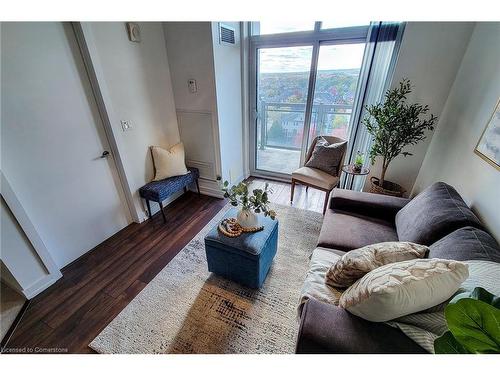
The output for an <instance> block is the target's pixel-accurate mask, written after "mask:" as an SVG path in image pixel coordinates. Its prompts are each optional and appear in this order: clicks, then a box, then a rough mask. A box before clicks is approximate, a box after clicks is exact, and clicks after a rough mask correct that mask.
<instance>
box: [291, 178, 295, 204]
mask: <svg viewBox="0 0 500 375" xmlns="http://www.w3.org/2000/svg"><path fill="white" fill-rule="evenodd" d="M294 192H295V180H294V179H292V187H291V189H290V202H293V193H294Z"/></svg>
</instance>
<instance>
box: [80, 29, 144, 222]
mask: <svg viewBox="0 0 500 375" xmlns="http://www.w3.org/2000/svg"><path fill="white" fill-rule="evenodd" d="M71 27H72V29H73V32H74V34H75V38H76V42H77V44H78V48H79V49H80V55H81V57H82V60H83V64H84V65H85V70H86V74H87V77H88V79H89V82H90V86H91V88H92V95H93V97H94V100H95V103H96V106H97V110H98V112H99V116H100V118H101V123H102V126H103V128H104V134H105V136H106V140H107V142H108V145H109V148H110V152H111V156H112V157H111V159H113V160H112V161H111V162H112V163H114V165H115V167H116V170H117V172H118V173H117V174H118V179H119V181H120V187H121V190H122V192H123V196H124V197H125V203H126V206H127V207H126V208H127V210H126V211H128V215H127V216H128V217H127V221H128V222H129V224H130V219H132V220H133V221H135V222H136V223H141V221H142V220H141V218H140V217H139V214H138V213H137V210H136V209H135V204H134V198H133V194H132V191H131V190H130V186H129V184H128V180H127V175H126V173H125V167H124V165H123V161H122V157H121V155H120V151H119V149H118V144H117V142H116V138H115V135H114V133H113V127H112V125H111V119H110V117H111V116H110V112H109V110H108V106H110V105H109V103H110V99H109V98H108V97H107V94H106V92H105V90H103V88H102V84H101V83H100V82H104V78H103V75H102V72H100V71H98V69H97V67H96V65H95V64H94V61H93V59H92V56H95V55H96V51H95V46H94V45H93V43H92V40H91V38H89V35H90V29H89V27H88V25H85V24H84V23H83V22H71ZM106 103H108V105H106ZM117 188H118V186H117ZM119 195H120V194H119ZM120 200H121V199H120ZM122 203H123V202H122Z"/></svg>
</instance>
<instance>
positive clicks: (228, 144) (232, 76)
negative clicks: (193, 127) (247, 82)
mask: <svg viewBox="0 0 500 375" xmlns="http://www.w3.org/2000/svg"><path fill="white" fill-rule="evenodd" d="M222 24H224V25H227V26H229V27H232V28H233V29H234V30H235V44H234V45H229V44H224V43H219V22H212V40H213V51H214V63H215V82H216V83H215V86H216V93H217V113H218V116H219V121H218V124H219V139H220V149H221V161H222V165H221V169H222V177H223V179H224V180H228V181H230V182H231V183H238V182H240V181H242V180H243V179H244V170H243V123H242V120H243V118H242V100H241V95H242V92H241V79H242V75H241V53H240V46H241V44H240V24H239V22H222Z"/></svg>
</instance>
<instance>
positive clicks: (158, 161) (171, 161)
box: [151, 142, 189, 181]
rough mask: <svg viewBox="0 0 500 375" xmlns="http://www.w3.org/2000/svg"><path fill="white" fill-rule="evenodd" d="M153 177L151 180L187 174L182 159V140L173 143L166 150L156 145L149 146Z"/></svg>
mask: <svg viewBox="0 0 500 375" xmlns="http://www.w3.org/2000/svg"><path fill="white" fill-rule="evenodd" d="M151 153H152V155H153V163H154V167H155V177H154V179H153V181H159V180H163V179H165V178H169V177H173V176H180V175H184V174H188V173H189V171H188V169H187V168H186V163H185V161H184V145H183V144H182V142H179V143H177V144H176V145H173V146H172V147H170V148H169V149H168V150H165V149H164V148H161V147H158V146H151Z"/></svg>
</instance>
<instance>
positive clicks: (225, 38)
mask: <svg viewBox="0 0 500 375" xmlns="http://www.w3.org/2000/svg"><path fill="white" fill-rule="evenodd" d="M219 42H220V43H221V44H235V39H234V29H233V28H232V27H229V26H227V25H223V24H222V23H220V24H219Z"/></svg>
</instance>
